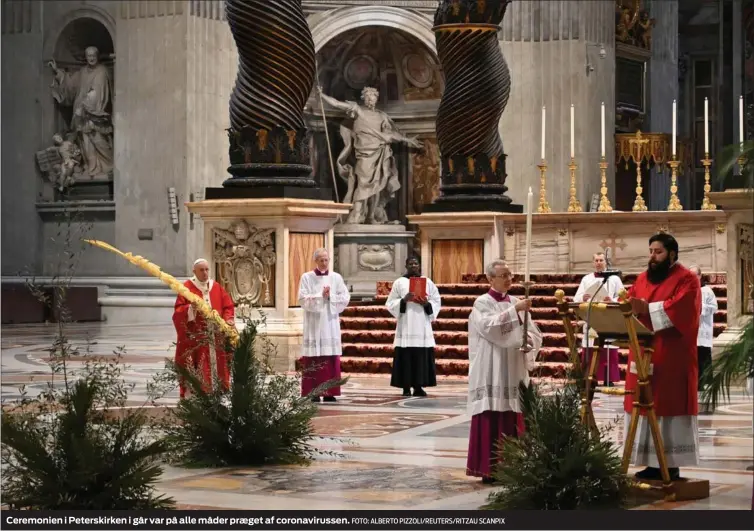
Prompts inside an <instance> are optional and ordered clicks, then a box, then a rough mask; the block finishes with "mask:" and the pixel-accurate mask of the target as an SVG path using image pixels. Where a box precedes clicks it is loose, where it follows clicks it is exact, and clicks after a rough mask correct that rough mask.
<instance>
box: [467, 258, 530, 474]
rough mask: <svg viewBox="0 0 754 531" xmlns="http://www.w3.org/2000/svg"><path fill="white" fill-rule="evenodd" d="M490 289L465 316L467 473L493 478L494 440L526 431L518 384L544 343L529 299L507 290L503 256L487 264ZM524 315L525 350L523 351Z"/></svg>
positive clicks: (509, 281)
mask: <svg viewBox="0 0 754 531" xmlns="http://www.w3.org/2000/svg"><path fill="white" fill-rule="evenodd" d="M485 273H486V274H487V278H488V280H489V282H490V290H489V291H488V292H487V293H485V294H484V295H482V296H480V297H479V298H477V300H476V301H474V309H473V310H472V311H471V315H470V316H469V398H468V403H467V408H468V413H469V416H471V430H470V434H469V455H468V460H467V462H466V474H467V475H469V476H476V477H481V478H482V481H483V482H484V483H492V481H493V479H492V472H493V468H494V465H495V463H496V461H497V459H498V457H497V448H498V442H499V441H500V439H502V438H503V437H505V436H507V437H518V436H520V435H521V434H522V433H523V431H524V419H523V414H522V412H521V404H520V403H519V398H518V390H519V385H520V384H521V383H523V384H524V385H528V384H529V367H530V366H531V365H532V364H533V363H534V360H535V359H536V356H537V352H539V349H540V347H541V346H542V334H541V333H540V331H539V328H538V327H537V325H536V324H535V323H534V322H533V321H532V320H531V316H530V315H529V314H528V313H526V312H527V310H529V309H530V308H531V301H530V300H529V299H521V300H519V299H517V298H516V297H511V296H510V295H509V294H508V290H509V289H510V287H511V285H512V283H513V275H512V274H511V272H510V269H509V268H508V266H507V264H506V263H505V262H504V261H503V260H495V261H493V262H491V263H490V264H488V265H487V267H486V268H485ZM525 318H528V321H529V322H528V341H527V343H528V344H529V347H530V348H529V350H528V351H527V352H524V351H522V349H521V347H522V346H523V330H524V326H523V323H524V319H525Z"/></svg>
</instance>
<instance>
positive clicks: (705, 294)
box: [696, 286, 717, 348]
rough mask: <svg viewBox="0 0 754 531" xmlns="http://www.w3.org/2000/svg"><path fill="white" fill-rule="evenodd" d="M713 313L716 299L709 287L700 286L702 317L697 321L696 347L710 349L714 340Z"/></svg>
mask: <svg viewBox="0 0 754 531" xmlns="http://www.w3.org/2000/svg"><path fill="white" fill-rule="evenodd" d="M715 312H717V297H716V296H715V292H714V291H712V288H710V287H709V286H702V315H701V318H700V319H699V332H698V334H697V338H696V345H697V346H699V347H709V348H712V341H713V340H714V339H715Z"/></svg>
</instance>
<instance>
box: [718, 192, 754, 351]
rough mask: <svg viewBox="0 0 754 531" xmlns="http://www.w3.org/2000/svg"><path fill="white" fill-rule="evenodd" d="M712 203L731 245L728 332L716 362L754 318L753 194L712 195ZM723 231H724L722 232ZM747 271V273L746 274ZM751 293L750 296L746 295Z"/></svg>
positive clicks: (728, 265)
mask: <svg viewBox="0 0 754 531" xmlns="http://www.w3.org/2000/svg"><path fill="white" fill-rule="evenodd" d="M710 201H712V202H713V203H714V204H716V205H717V206H718V207H719V208H722V209H723V211H724V212H725V214H726V217H727V223H726V224H725V226H724V228H725V232H726V235H727V244H728V260H727V264H726V272H727V285H728V328H727V330H725V332H723V333H722V334H720V335H719V336H718V337H717V338H716V339H715V343H714V348H713V349H712V357H713V359H714V358H717V357H718V356H719V355H720V354H721V353H722V351H723V350H724V349H725V346H726V345H727V344H728V343H730V342H731V341H734V340H735V339H736V338H738V336H739V335H740V334H741V331H742V329H743V327H744V326H745V325H746V323H748V322H749V320H750V319H751V318H752V314H753V313H754V308H752V300H754V297H752V295H754V294H752V284H753V283H754V278H752V260H753V257H752V254H753V253H754V249H752V241H754V214H752V212H754V190H752V189H739V190H726V191H724V192H712V193H710ZM722 228H723V227H721V229H722ZM747 268H748V271H749V272H748V273H747ZM747 290H748V293H747Z"/></svg>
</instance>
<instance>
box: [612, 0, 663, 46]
mask: <svg viewBox="0 0 754 531" xmlns="http://www.w3.org/2000/svg"><path fill="white" fill-rule="evenodd" d="M654 25H655V19H653V18H649V11H647V10H646V9H644V8H643V7H642V1H641V0H616V2H615V40H617V41H618V42H622V43H625V44H630V45H632V46H636V47H638V48H644V49H646V50H649V49H651V48H652V28H653V27H654Z"/></svg>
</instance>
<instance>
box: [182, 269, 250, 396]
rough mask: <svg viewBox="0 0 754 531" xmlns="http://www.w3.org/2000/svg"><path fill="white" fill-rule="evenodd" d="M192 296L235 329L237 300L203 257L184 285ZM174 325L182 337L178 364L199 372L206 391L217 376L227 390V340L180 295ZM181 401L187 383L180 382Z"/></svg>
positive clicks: (228, 383) (228, 377) (184, 394)
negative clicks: (209, 327) (211, 330)
mask: <svg viewBox="0 0 754 531" xmlns="http://www.w3.org/2000/svg"><path fill="white" fill-rule="evenodd" d="M184 286H186V287H187V288H188V289H190V290H191V292H192V293H194V294H196V295H198V296H199V297H202V298H203V299H204V300H205V301H206V302H207V303H208V304H209V305H210V306H212V308H213V309H214V310H217V313H219V314H220V316H221V317H222V318H223V319H225V321H227V322H228V324H230V325H231V326H235V308H234V307H233V300H232V299H231V298H230V295H228V292H227V291H225V290H224V289H223V287H222V286H221V285H220V284H218V283H217V282H215V281H214V280H212V279H210V278H209V262H207V260H204V259H203V258H200V259H199V260H197V261H196V262H194V276H193V277H191V278H190V279H189V280H187V281H186V282H185V283H184ZM173 324H174V325H175V331H176V333H177V335H178V340H177V345H176V349H175V363H176V364H177V365H180V366H182V367H191V368H193V369H194V370H196V371H197V372H198V373H199V374H200V375H201V376H202V379H203V381H204V388H205V390H207V391H209V390H210V389H211V388H212V382H213V381H214V377H217V378H219V379H220V381H221V382H222V383H223V385H225V387H226V388H227V387H228V386H229V385H230V373H229V369H228V355H227V353H226V352H225V351H224V347H225V337H224V336H223V335H222V334H219V333H218V334H213V335H214V337H210V335H209V334H208V333H207V322H206V320H205V318H204V316H203V315H201V314H200V313H199V312H198V311H197V310H196V309H195V308H194V307H193V306H192V305H191V303H190V302H189V301H188V300H186V299H185V298H184V297H181V296H178V298H177V299H176V301H175V311H174V312H173ZM179 385H180V392H181V398H184V397H185V396H186V390H187V389H186V384H185V382H184V381H183V380H182V379H181V380H179Z"/></svg>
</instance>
